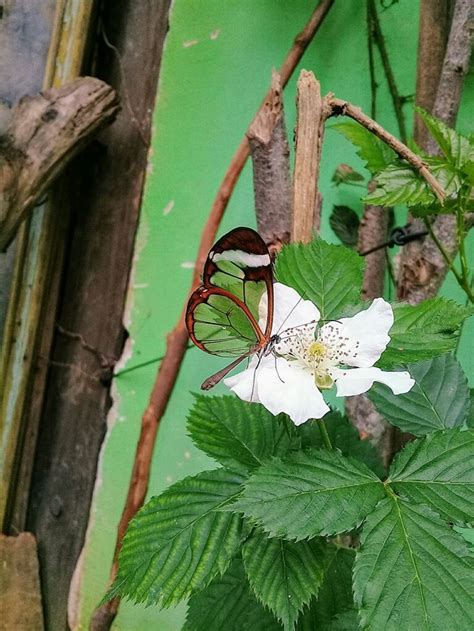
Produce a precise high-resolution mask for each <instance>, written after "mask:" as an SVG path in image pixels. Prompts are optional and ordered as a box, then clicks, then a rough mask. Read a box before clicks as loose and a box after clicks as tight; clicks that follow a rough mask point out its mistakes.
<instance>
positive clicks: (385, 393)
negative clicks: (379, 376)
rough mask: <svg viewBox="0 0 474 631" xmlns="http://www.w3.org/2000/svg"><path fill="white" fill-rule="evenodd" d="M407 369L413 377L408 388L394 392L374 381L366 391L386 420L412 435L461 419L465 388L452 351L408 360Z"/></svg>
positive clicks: (464, 409) (464, 411) (466, 394)
mask: <svg viewBox="0 0 474 631" xmlns="http://www.w3.org/2000/svg"><path fill="white" fill-rule="evenodd" d="M407 369H408V371H409V372H410V374H411V376H412V377H413V379H414V380H415V381H416V383H415V385H414V386H413V388H412V389H411V390H410V392H407V393H405V394H398V395H394V394H393V393H392V391H391V390H390V388H388V387H387V386H385V385H382V384H378V383H377V384H375V385H374V386H373V387H372V389H371V390H370V392H369V395H368V396H369V399H370V400H371V401H372V403H373V404H374V405H375V407H376V408H377V410H378V412H380V414H382V415H383V416H384V417H385V418H386V419H387V421H388V422H389V423H391V424H392V425H395V426H396V427H399V428H400V429H401V430H402V431H404V432H410V433H411V434H415V436H423V435H425V434H429V433H431V432H434V431H436V430H439V429H447V428H450V427H458V426H460V425H462V424H463V423H464V421H465V419H466V417H467V414H468V409H469V389H468V387H467V381H466V377H465V375H464V373H463V371H462V369H461V366H460V365H459V363H458V362H457V361H456V359H455V358H454V357H453V356H452V355H450V354H447V355H442V356H441V357H436V358H435V359H432V360H430V361H427V362H420V363H418V364H411V365H410V366H407Z"/></svg>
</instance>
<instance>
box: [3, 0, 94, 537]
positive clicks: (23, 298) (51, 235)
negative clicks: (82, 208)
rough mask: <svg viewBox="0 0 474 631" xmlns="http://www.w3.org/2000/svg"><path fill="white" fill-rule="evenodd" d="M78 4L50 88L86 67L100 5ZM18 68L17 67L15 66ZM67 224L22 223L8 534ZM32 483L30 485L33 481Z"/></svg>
mask: <svg viewBox="0 0 474 631" xmlns="http://www.w3.org/2000/svg"><path fill="white" fill-rule="evenodd" d="M76 5H77V3H76V2H75V1H74V0H60V1H58V2H57V3H56V11H55V14H54V28H53V29H52V33H51V38H50V46H49V50H48V55H47V60H46V65H45V70H44V75H45V78H44V79H43V87H44V88H48V87H51V85H53V84H54V85H56V86H58V85H60V84H62V83H64V82H66V81H68V80H70V79H73V78H75V77H76V76H77V75H78V73H79V71H80V69H81V66H82V55H83V52H84V48H85V41H86V40H87V39H88V30H89V29H88V28H87V27H86V24H87V23H88V22H90V20H91V16H92V13H93V8H94V2H93V0H85V2H83V3H81V4H80V5H77V6H76ZM22 6H23V11H24V16H23V23H24V25H25V26H26V25H28V24H29V21H31V19H32V18H31V13H32V10H31V4H28V3H26V4H25V5H23V3H22ZM10 8H11V7H10ZM33 13H35V11H33ZM20 26H21V20H20ZM19 28H20V27H19ZM20 30H21V29H20ZM70 40H73V42H72V43H71V41H70ZM64 42H65V43H64ZM12 67H13V68H15V66H14V64H12ZM42 74H43V73H42ZM51 197H52V195H51ZM67 225H68V207H67V205H63V206H62V207H61V212H57V209H56V208H55V207H53V206H52V205H51V203H49V201H48V202H46V203H44V204H42V205H40V206H38V207H36V208H35V209H34V211H33V212H32V214H31V216H30V217H29V218H28V221H26V222H25V223H24V224H23V225H22V226H21V228H20V231H19V234H18V238H17V241H16V254H15V262H14V271H13V281H12V284H11V288H10V294H9V305H8V312H7V316H6V321H5V329H4V338H3V343H2V356H1V362H0V392H1V393H2V401H1V406H2V407H1V410H0V436H1V441H2V449H1V452H2V459H1V460H0V484H1V492H0V524H1V525H2V526H3V528H4V529H5V530H8V529H9V528H10V530H11V531H13V532H18V531H21V530H23V529H24V528H23V523H18V524H15V525H14V527H13V528H12V524H11V520H10V511H11V510H12V509H11V505H12V503H14V497H13V494H14V493H16V491H15V486H16V485H17V480H16V471H17V470H18V468H19V467H20V461H21V460H22V459H23V458H22V448H23V441H24V440H27V441H29V440H30V436H34V435H36V424H37V420H36V419H32V418H30V416H29V413H28V405H29V401H30V397H31V385H32V379H33V378H34V377H35V363H36V359H37V348H38V345H39V344H41V345H42V346H43V348H45V349H48V350H49V346H50V341H51V327H50V326H49V327H48V326H46V321H47V315H48V312H47V311H46V307H48V306H52V308H53V309H55V305H56V298H57V289H58V287H59V279H60V273H61V270H62V256H63V252H64V248H65V246H66V234H67V232H66V230H67ZM53 317H54V316H53ZM33 447H34V445H33ZM25 482H26V487H28V485H29V480H25ZM21 521H22V522H23V520H21Z"/></svg>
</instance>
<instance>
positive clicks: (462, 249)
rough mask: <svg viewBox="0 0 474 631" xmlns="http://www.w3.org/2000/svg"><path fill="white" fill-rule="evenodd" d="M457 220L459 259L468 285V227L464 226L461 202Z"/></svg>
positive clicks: (457, 211)
mask: <svg viewBox="0 0 474 631" xmlns="http://www.w3.org/2000/svg"><path fill="white" fill-rule="evenodd" d="M456 222H457V236H458V245H459V260H460V261H461V273H462V276H463V279H464V281H465V283H466V284H467V286H468V287H469V286H470V279H469V265H468V263H467V256H466V246H465V237H466V229H465V226H464V212H463V207H462V205H461V204H459V206H458V208H457V210H456Z"/></svg>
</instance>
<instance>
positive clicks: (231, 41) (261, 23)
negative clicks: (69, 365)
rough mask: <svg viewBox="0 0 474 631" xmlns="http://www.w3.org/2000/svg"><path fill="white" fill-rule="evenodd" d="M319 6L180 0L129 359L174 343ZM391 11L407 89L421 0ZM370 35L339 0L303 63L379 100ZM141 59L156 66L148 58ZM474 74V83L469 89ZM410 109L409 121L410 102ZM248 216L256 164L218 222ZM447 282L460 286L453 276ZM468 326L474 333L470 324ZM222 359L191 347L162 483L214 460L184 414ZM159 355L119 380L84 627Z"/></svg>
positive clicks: (156, 139)
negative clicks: (235, 170)
mask: <svg viewBox="0 0 474 631" xmlns="http://www.w3.org/2000/svg"><path fill="white" fill-rule="evenodd" d="M313 5H314V1H313V0H292V1H291V2H288V0H227V1H226V2H222V0H175V2H174V5H173V10H172V15H171V28H170V32H169V35H168V38H167V41H166V49H165V54H164V59H163V67H162V74H161V79H160V85H159V93H158V100H157V104H156V110H155V114H154V133H153V150H152V152H151V154H150V168H149V174H148V178H147V186H146V194H145V199H144V204H143V210H142V216H141V223H140V229H139V235H138V239H137V248H136V257H135V265H134V270H133V275H132V280H131V287H130V295H129V305H130V309H129V310H128V311H127V313H126V315H125V324H126V326H127V327H128V328H129V331H130V335H131V349H129V352H128V353H127V361H126V363H125V362H124V365H126V367H127V368H130V367H132V366H134V365H135V364H138V363H141V362H145V361H147V360H150V359H153V358H155V357H159V356H160V355H162V354H163V352H164V349H165V334H166V332H168V331H169V330H170V329H171V328H172V327H173V326H174V324H175V322H176V319H177V318H178V315H179V313H180V311H181V309H182V306H183V301H184V297H185V296H186V293H187V291H188V289H189V286H190V282H191V276H192V261H193V259H194V257H195V255H196V251H197V246H198V242H199V237H200V233H201V229H202V226H203V224H204V221H205V218H206V216H207V214H208V211H209V208H210V206H211V204H212V200H213V197H214V194H215V192H216V190H217V188H218V186H219V183H220V181H221V179H222V176H223V174H224V171H225V169H226V167H227V165H228V163H229V160H230V158H231V156H232V154H233V152H234V150H235V148H236V146H237V144H238V143H239V141H240V139H241V137H242V135H243V133H244V131H245V129H246V126H247V124H248V122H249V121H250V119H251V117H252V115H253V114H254V112H255V110H256V108H257V106H258V104H259V102H260V100H261V98H262V95H263V93H264V91H265V89H266V87H267V85H268V83H269V80H270V74H271V70H272V67H275V66H276V67H278V65H279V64H280V63H281V61H282V59H283V58H284V56H285V54H286V51H287V50H288V48H289V46H290V43H291V41H292V39H293V37H294V35H295V33H296V32H298V31H299V30H300V29H301V28H302V27H303V25H304V23H305V22H306V20H307V18H308V16H309V14H310V12H311V10H312V8H313ZM381 20H382V28H383V29H384V32H385V34H386V40H387V46H388V48H389V51H390V56H391V60H392V63H393V66H394V69H395V73H396V79H397V82H398V85H399V88H400V91H401V93H402V94H403V95H409V94H413V93H414V86H415V67H416V48H417V30H418V2H415V1H412V0H410V1H408V0H402V1H400V2H399V3H398V4H395V5H394V6H393V7H392V8H390V9H389V10H388V11H385V12H382V13H381ZM366 38H367V34H366V24H365V2H363V1H362V0H338V1H337V2H336V3H335V6H334V8H333V9H332V11H331V13H330V14H329V16H328V18H327V20H326V21H325V23H324V25H323V27H322V28H321V30H320V32H319V34H318V35H317V37H316V40H315V41H314V42H313V43H312V45H311V46H310V48H309V50H308V51H307V53H306V55H305V57H304V60H303V62H302V64H301V66H300V67H304V68H307V69H310V70H313V71H314V72H315V74H316V75H317V76H318V78H319V79H320V81H321V83H322V90H323V92H328V91H333V92H335V93H336V94H337V95H338V96H340V97H343V98H346V99H348V100H350V101H352V102H353V103H355V104H357V105H360V106H361V107H362V108H364V109H365V110H366V111H369V108H370V90H369V79H368V59H367V44H366ZM143 63H144V65H146V60H145V59H144V60H143ZM378 77H379V81H380V84H381V86H380V90H379V104H378V119H379V121H380V122H381V123H382V124H383V125H385V126H386V127H387V128H388V129H389V130H391V131H393V132H394V133H396V132H397V127H396V122H395V118H394V116H393V114H392V109H391V104H390V99H389V96H388V93H387V90H386V84H385V81H384V78H383V75H382V72H381V70H380V67H378ZM295 83H296V75H295V78H294V79H293V80H292V81H291V82H290V84H289V86H288V88H287V90H286V92H285V104H286V113H287V125H288V129H289V130H290V136H291V130H292V129H293V126H294V119H295V111H294V98H295ZM473 87H474V86H473V84H472V82H471V85H470V88H469V92H470V94H471V95H472V92H473ZM466 92H467V90H466ZM465 97H466V94H465ZM466 100H467V99H466V98H465V99H464V102H465V103H466ZM471 103H472V100H471ZM406 110H407V116H408V118H409V120H411V112H410V107H407V108H406ZM467 119H468V111H467V108H466V107H464V108H463V111H462V112H461V116H460V124H459V127H460V129H465V128H466V125H467ZM341 162H346V163H349V164H351V165H352V166H354V167H358V165H359V160H358V159H357V157H356V156H355V153H354V151H353V149H352V148H351V146H350V145H349V144H348V143H347V142H346V141H344V140H343V139H342V138H341V137H340V136H339V135H338V134H336V133H335V132H331V131H328V132H327V134H326V138H325V145H324V153H323V164H322V169H321V189H322V192H323V195H324V207H323V236H324V237H325V238H327V239H329V240H334V237H333V236H332V235H331V234H330V231H329V228H328V216H329V212H330V209H331V207H332V205H333V204H335V203H338V204H348V205H351V206H353V207H355V208H359V209H360V202H359V201H358V191H357V189H348V188H345V189H343V188H342V187H340V188H334V187H333V186H332V185H331V176H332V174H333V172H334V170H335V168H336V167H337V165H338V164H340V163H341ZM237 225H251V226H253V225H255V217H254V206H253V191H252V181H251V172H250V169H249V167H248V166H247V168H246V169H245V172H244V174H243V176H242V177H241V179H240V181H239V184H238V186H237V189H236V191H235V193H234V195H233V197H232V201H231V203H230V206H229V208H228V211H227V213H226V216H225V220H224V222H223V225H222V230H221V234H222V233H223V232H225V231H226V230H228V229H230V228H232V227H234V226H237ZM448 293H449V295H451V296H453V297H458V298H459V292H458V291H457V290H456V289H455V288H453V287H452V284H449V287H448ZM467 328H468V327H466V332H467ZM470 331H471V335H472V333H473V332H474V330H473V325H471V326H470ZM471 339H472V337H471ZM461 355H462V356H461V359H462V361H463V364H464V367H465V369H466V370H467V371H468V372H469V374H470V375H471V376H472V375H473V372H474V370H473V368H474V363H473V362H474V359H473V357H472V353H471V354H469V353H468V351H467V346H466V345H464V352H462V353H461ZM219 361H220V360H219V359H217V358H214V357H211V356H207V355H205V354H204V353H202V352H200V351H198V350H197V349H192V350H190V351H189V352H188V353H187V356H186V361H185V363H184V366H183V370H182V371H181V374H180V377H179V380H178V384H177V387H176V389H175V391H174V394H173V397H172V399H171V402H170V405H169V407H168V411H167V413H166V416H165V418H164V420H163V422H162V425H161V428H160V432H159V438H158V444H157V447H156V453H155V458H154V466H153V473H152V478H151V482H150V494H151V495H152V494H156V493H158V492H159V491H161V490H162V489H163V488H165V487H166V486H167V485H169V484H170V483H172V482H174V481H176V480H178V479H180V478H183V477H184V476H186V475H190V474H193V473H196V472H197V471H199V470H201V469H203V468H206V467H210V466H212V464H211V462H210V460H208V459H207V458H206V457H205V456H203V455H201V454H199V453H198V452H197V451H196V450H195V449H194V448H193V446H192V444H191V441H190V440H189V439H188V437H187V436H186V433H185V422H186V413H187V410H188V408H189V407H190V405H191V402H192V397H191V394H190V392H191V391H197V390H198V389H199V385H200V383H201V381H202V380H203V378H204V377H205V376H207V375H209V374H210V373H211V372H213V371H215V370H217V369H218V366H219ZM122 368H123V366H122ZM156 368H157V366H156V365H154V366H149V367H146V368H141V369H139V370H136V371H134V372H130V373H128V374H124V375H123V376H121V377H119V378H117V379H116V381H115V386H116V388H115V406H114V409H113V410H112V413H111V414H110V429H109V433H108V435H107V438H106V441H105V444H104V449H103V453H102V458H101V463H100V470H99V478H98V483H97V489H96V494H95V499H94V505H93V511H92V515H91V524H90V528H89V536H88V541H87V545H86V548H85V550H84V554H83V559H82V562H83V565H82V574H81V579H82V580H81V583H80V592H79V597H80V609H79V611H80V615H79V619H78V620H76V622H78V628H80V629H86V628H87V627H88V620H89V618H90V614H91V611H92V609H93V608H94V606H95V605H96V603H97V601H98V599H100V598H101V596H102V595H103V593H104V589H105V586H106V582H107V575H108V571H109V567H110V562H111V558H112V552H113V547H114V542H115V533H116V525H117V523H118V520H119V518H120V514H121V511H122V507H123V503H124V499H125V494H126V490H127V487H128V482H129V476H130V471H131V467H132V462H133V456H134V451H135V444H136V439H137V436H138V432H139V427H140V419H141V414H142V412H143V410H144V408H145V406H146V403H147V400H148V395H149V392H150V390H151V387H152V383H153V380H154V377H155V373H156ZM221 388H222V389H223V387H222V386H221ZM216 391H217V389H216ZM76 611H77V610H76ZM184 612H185V608H184V607H179V608H178V609H176V610H167V611H162V612H160V611H158V609H156V608H148V609H145V608H143V607H138V606H132V605H130V604H128V603H123V604H122V606H121V609H120V613H119V616H118V617H117V619H116V622H115V624H114V629H116V630H119V629H120V630H121V631H143V630H145V629H159V630H160V631H177V630H179V629H180V628H181V624H182V622H183V620H184Z"/></svg>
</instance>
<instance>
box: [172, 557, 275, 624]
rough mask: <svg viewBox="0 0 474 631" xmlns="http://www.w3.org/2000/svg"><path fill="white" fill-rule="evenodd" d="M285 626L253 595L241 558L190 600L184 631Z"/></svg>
mask: <svg viewBox="0 0 474 631" xmlns="http://www.w3.org/2000/svg"><path fill="white" fill-rule="evenodd" d="M282 628H283V627H282V626H281V625H280V624H279V623H278V622H277V621H276V620H275V618H274V617H273V616H272V615H271V614H270V612H269V611H267V610H266V609H264V607H263V606H262V605H260V604H259V603H258V602H257V600H256V599H255V597H254V596H253V595H252V593H251V591H250V588H249V584H248V582H247V580H246V577H245V571H244V568H243V565H242V561H241V560H240V559H236V560H235V561H233V563H232V564H231V566H230V567H229V569H228V570H227V572H226V573H225V574H224V575H223V576H220V577H218V578H215V579H214V580H213V581H212V583H210V585H208V586H207V587H206V588H205V589H204V590H203V591H201V592H199V593H197V594H195V595H194V596H192V597H191V598H190V599H189V603H188V614H187V616H186V623H185V625H184V627H183V631H222V630H223V629H226V631H242V630H243V629H249V630H250V629H255V630H257V629H258V631H281V629H282Z"/></svg>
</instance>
